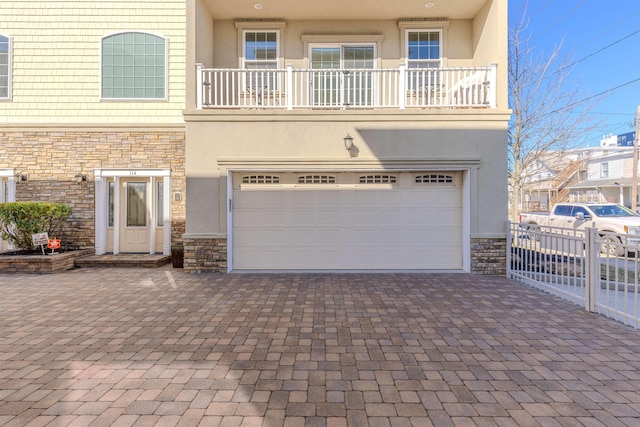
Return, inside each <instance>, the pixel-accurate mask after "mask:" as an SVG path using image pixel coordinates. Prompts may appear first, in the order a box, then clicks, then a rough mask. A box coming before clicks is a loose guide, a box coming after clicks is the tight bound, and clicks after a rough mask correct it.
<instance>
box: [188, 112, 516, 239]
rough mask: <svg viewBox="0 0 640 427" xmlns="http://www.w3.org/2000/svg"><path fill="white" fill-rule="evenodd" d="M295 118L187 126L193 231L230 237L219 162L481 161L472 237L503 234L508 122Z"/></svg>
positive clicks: (241, 116)
mask: <svg viewBox="0 0 640 427" xmlns="http://www.w3.org/2000/svg"><path fill="white" fill-rule="evenodd" d="M249 116H251V117H249ZM293 116H294V115H291V116H282V117H281V116H278V115H269V114H264V115H262V114H259V113H255V112H254V113H250V112H249V113H247V112H245V113H242V112H235V113H230V114H229V116H228V117H225V118H223V117H221V116H220V115H216V117H217V119H218V120H216V121H215V122H214V123H210V122H207V121H202V122H200V121H197V122H192V121H188V124H187V138H188V140H189V146H188V149H187V157H186V158H187V171H188V180H189V181H188V188H189V196H190V197H189V199H190V202H189V203H188V205H187V210H188V213H189V221H188V224H187V232H188V233H226V197H225V195H226V177H225V175H224V171H222V173H221V167H220V165H219V164H218V163H217V162H218V161H230V160H232V161H237V162H239V163H242V162H246V163H247V164H251V163H261V164H262V165H263V166H260V165H258V166H253V168H254V169H260V167H263V168H271V167H274V166H273V165H275V164H277V163H279V162H282V161H287V162H298V163H297V164H298V165H299V166H298V167H299V168H301V170H304V169H305V168H306V169H315V168H322V167H325V168H326V167H336V165H338V166H337V167H338V168H339V169H340V170H348V169H350V168H359V167H360V168H365V169H370V170H376V169H381V168H383V166H381V164H382V163H384V162H389V161H406V163H407V164H411V163H412V162H413V163H419V162H425V163H428V164H429V165H430V167H433V168H447V167H449V168H450V169H451V170H460V167H461V165H465V164H466V162H476V163H477V165H478V166H477V176H476V178H474V181H473V182H471V189H470V190H471V204H472V206H471V208H470V212H471V218H470V223H471V230H470V231H471V234H472V235H474V236H477V237H482V236H496V235H504V223H505V220H506V206H507V200H506V195H507V191H506V176H507V169H506V168H507V159H506V122H505V121H504V120H501V118H500V117H501V116H499V115H496V116H494V115H492V114H491V113H487V114H485V116H484V117H482V118H478V117H477V116H476V115H471V114H470V115H469V116H466V115H455V114H450V113H446V114H445V113H442V114H436V115H433V116H431V118H430V120H426V118H425V117H428V116H424V115H411V114H396V115H393V114H379V115H377V116H376V115H374V114H372V113H371V112H369V113H367V114H362V115H337V114H333V115H330V114H326V115H323V114H320V113H318V112H314V113H309V114H308V115H306V116H305V115H302V116H296V117H293ZM472 117H473V119H472ZM190 118H191V119H193V118H194V117H193V116H190ZM210 118H211V119H213V118H212V117H210ZM294 118H295V120H294ZM244 120H248V121H250V123H247V122H244ZM212 129H215V132H212ZM347 134H350V135H351V136H353V137H354V144H355V146H356V147H357V152H358V154H357V157H354V158H351V157H350V156H349V153H348V152H347V151H346V150H345V148H344V143H343V138H344V136H346V135H347Z"/></svg>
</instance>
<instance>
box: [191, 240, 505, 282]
mask: <svg viewBox="0 0 640 427" xmlns="http://www.w3.org/2000/svg"><path fill="white" fill-rule="evenodd" d="M506 250H507V240H506V238H497V239H496V238H491V239H486V238H483V239H471V273H472V274H491V275H498V276H504V275H506V274H507V271H506V256H507V252H506ZM184 269H185V271H190V272H202V271H215V272H219V273H225V272H226V271H227V239H226V238H184Z"/></svg>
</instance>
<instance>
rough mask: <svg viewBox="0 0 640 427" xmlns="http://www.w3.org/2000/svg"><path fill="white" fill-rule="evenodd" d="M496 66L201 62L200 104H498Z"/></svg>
mask: <svg viewBox="0 0 640 427" xmlns="http://www.w3.org/2000/svg"><path fill="white" fill-rule="evenodd" d="M496 67H497V65H496V64H492V65H490V66H488V67H471V68H406V67H404V66H401V67H400V68H397V69H328V70H317V69H295V68H293V67H287V68H286V69H261V70H245V69H226V68H216V69H213V68H204V67H203V66H201V65H198V74H197V77H198V82H197V84H198V89H199V90H198V94H197V106H198V109H202V108H265V109H266V108H274V109H287V110H293V109H313V108H317V109H377V108H396V109H405V108H426V107H452V108H453V107H484V108H495V106H496V90H495V88H496Z"/></svg>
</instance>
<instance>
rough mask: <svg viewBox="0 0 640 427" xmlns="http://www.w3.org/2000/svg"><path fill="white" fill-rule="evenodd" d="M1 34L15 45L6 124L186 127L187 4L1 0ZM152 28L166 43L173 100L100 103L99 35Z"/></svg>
mask: <svg viewBox="0 0 640 427" xmlns="http://www.w3.org/2000/svg"><path fill="white" fill-rule="evenodd" d="M0 17H1V18H0V32H1V33H3V34H5V35H7V36H9V37H10V38H11V40H12V46H13V55H12V56H13V73H12V75H13V98H12V99H11V100H8V101H7V100H0V123H132V122H144V123H182V122H183V119H182V109H183V108H184V105H185V88H186V85H185V72H186V69H185V57H186V54H185V48H186V20H185V1H184V0H137V1H129V0H110V1H91V0H84V1H75V2H69V1H61V0H47V1H35V0H31V1H2V2H0ZM121 31H146V32H151V33H153V34H156V35H160V36H163V37H166V38H167V40H168V56H169V63H168V68H169V72H168V76H169V77H168V99H167V100H153V101H144V102H138V101H131V102H118V101H101V100H100V44H101V38H102V37H104V36H106V35H109V34H112V33H115V32H121Z"/></svg>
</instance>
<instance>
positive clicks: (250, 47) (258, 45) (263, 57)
mask: <svg viewBox="0 0 640 427" xmlns="http://www.w3.org/2000/svg"><path fill="white" fill-rule="evenodd" d="M243 53H244V68H245V69H246V70H247V72H246V78H245V86H246V87H247V89H249V90H252V91H261V92H262V91H266V92H271V91H275V90H277V89H278V79H277V73H276V72H275V71H270V70H276V69H277V68H278V31H275V30H266V31H253V30H245V31H244V32H243Z"/></svg>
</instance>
